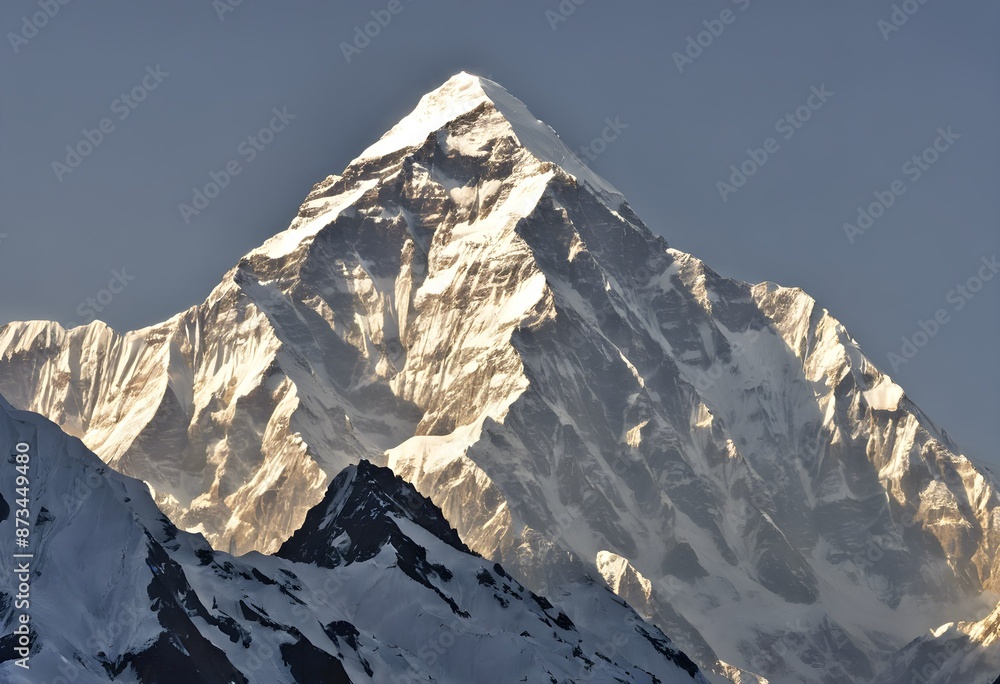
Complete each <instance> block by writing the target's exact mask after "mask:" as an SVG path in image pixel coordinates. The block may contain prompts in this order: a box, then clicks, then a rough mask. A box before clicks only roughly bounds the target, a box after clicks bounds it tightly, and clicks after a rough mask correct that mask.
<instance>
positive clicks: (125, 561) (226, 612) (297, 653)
mask: <svg viewBox="0 0 1000 684" xmlns="http://www.w3.org/2000/svg"><path fill="white" fill-rule="evenodd" d="M22 441H23V442H26V443H27V444H29V446H30V452H29V453H30V454H31V461H30V466H29V472H30V480H31V491H32V493H33V494H32V495H33V504H32V507H31V511H32V514H33V516H34V519H33V528H34V530H33V534H32V536H31V540H32V542H31V543H32V546H31V549H30V551H31V552H32V553H33V555H34V559H33V560H32V561H31V562H32V567H33V572H32V575H31V590H30V596H31V605H30V608H29V610H28V611H27V612H28V614H30V616H31V622H30V625H31V630H32V633H33V646H32V654H31V657H30V658H29V659H28V661H27V663H28V665H29V666H30V669H29V670H24V669H23V668H21V667H19V666H18V665H17V663H16V661H15V660H14V659H13V657H12V651H11V649H10V643H9V642H10V639H11V637H10V636H3V637H0V642H2V644H3V652H2V654H0V681H3V682H9V683H10V684H29V683H30V684H38V683H39V682H52V681H71V682H79V683H81V684H90V683H94V682H111V681H117V682H137V683H139V684H177V683H178V682H187V683H189V684H231V683H232V682H238V683H240V684H258V683H259V684H291V683H296V684H317V683H319V682H323V683H325V684H349V683H350V682H379V683H387V684H388V683H397V682H398V683H402V682H452V683H454V684H466V683H467V682H496V683H497V684H500V683H506V682H514V681H523V682H539V683H540V684H541V683H544V684H550V683H551V682H560V683H562V682H576V681H597V682H645V683H650V684H651V683H653V682H664V683H671V684H680V683H683V682H689V683H691V684H707V683H706V680H705V679H704V678H703V677H702V675H700V674H699V673H698V671H697V667H696V666H695V665H694V663H692V661H691V660H690V659H689V658H687V656H685V655H684V654H683V653H681V652H680V651H678V650H677V649H676V648H675V647H674V646H673V645H672V644H671V643H670V641H669V639H667V638H666V637H665V636H664V635H663V633H662V632H660V631H659V630H658V629H656V628H655V627H653V626H651V625H649V624H647V623H645V622H644V621H643V620H642V619H641V618H640V617H639V616H638V615H637V614H636V613H635V612H634V611H632V610H631V609H630V608H628V606H626V605H624V604H623V603H622V602H621V601H619V600H618V599H617V598H616V597H615V596H614V595H613V594H611V593H610V592H608V591H607V590H606V589H605V588H604V587H600V586H598V585H596V584H593V583H589V584H581V585H579V586H578V587H577V590H576V591H575V592H574V595H573V600H574V602H573V603H572V605H569V604H565V603H563V602H560V605H553V604H552V603H551V602H549V601H548V600H547V599H545V598H544V597H542V596H538V595H536V594H534V593H532V592H531V591H529V590H528V589H526V588H525V587H524V586H523V585H522V584H521V583H520V582H518V581H517V580H516V579H514V578H513V577H512V576H511V575H509V574H508V573H507V572H506V571H505V570H504V569H503V568H502V567H501V566H500V565H499V564H496V563H492V562H490V561H487V560H486V559H483V558H481V557H478V556H476V555H474V554H472V553H471V552H469V550H468V549H467V548H465V546H464V545H463V544H462V542H461V541H460V540H459V538H458V535H457V533H456V532H455V531H454V530H453V529H451V527H449V526H448V523H447V522H446V521H445V520H444V518H443V517H442V516H441V513H440V511H439V510H438V509H437V508H436V507H435V506H433V504H431V503H430V502H429V501H428V500H427V499H425V498H424V497H422V496H420V495H419V494H417V493H416V491H415V490H414V489H413V488H412V486H411V485H409V484H406V483H404V482H403V481H401V480H399V479H398V478H397V477H396V476H395V475H394V474H393V473H392V472H391V471H389V470H388V469H386V468H379V467H376V466H373V465H372V464H370V463H368V462H367V461H362V462H360V463H359V464H358V465H356V466H351V467H350V468H348V469H346V470H345V471H344V472H343V473H341V474H340V475H339V476H338V477H337V478H335V480H334V481H333V483H332V484H331V486H330V488H329V491H328V492H327V495H326V497H325V498H324V500H323V501H322V502H321V503H320V505H319V506H317V507H316V508H315V509H313V510H311V511H310V512H309V514H308V516H307V517H306V523H305V525H304V526H303V528H302V529H300V530H299V531H297V532H296V533H295V535H294V536H293V537H292V539H291V540H289V541H288V542H287V543H286V544H285V545H284V546H283V547H282V551H281V553H280V554H279V555H278V556H263V555H261V554H258V553H252V554H248V555H246V556H244V557H242V558H234V557H232V556H230V555H228V554H226V553H222V552H216V551H214V550H213V549H212V548H211V547H210V546H209V545H208V544H207V543H206V542H205V540H204V538H203V537H201V536H199V535H193V534H190V533H187V532H181V531H179V530H177V529H176V528H175V527H174V526H173V525H172V524H171V523H170V522H169V520H167V519H166V518H165V517H164V516H163V515H162V513H160V511H159V510H158V509H157V508H156V505H155V504H154V503H153V500H152V498H151V497H150V495H149V491H148V490H147V489H146V487H145V486H144V485H143V484H142V483H141V482H138V481H136V480H132V479H131V478H127V477H123V476H121V475H119V474H118V473H116V472H115V471H113V470H112V469H110V468H108V467H107V466H106V465H105V464H104V463H102V462H101V461H100V460H99V459H98V458H97V457H96V456H94V455H93V454H92V453H90V452H89V451H87V449H86V448H85V447H84V446H83V444H82V443H81V442H80V441H79V440H77V439H75V438H71V437H67V436H66V435H65V434H64V433H63V432H61V431H60V430H59V428H58V427H57V426H56V425H54V424H52V423H50V422H49V421H47V420H46V419H44V418H42V417H41V416H38V415H35V414H31V413H26V412H20V411H15V410H13V409H12V408H11V407H10V406H9V405H7V404H6V402H5V401H4V400H3V399H2V398H0V445H2V447H3V456H4V460H3V462H2V463H0V478H2V481H3V482H6V483H10V482H13V481H14V467H15V466H14V463H13V459H11V458H8V456H9V455H11V454H13V453H14V452H15V450H14V445H15V443H17V442H22ZM0 501H4V502H5V504H6V503H7V502H6V501H5V499H0ZM10 508H12V506H10V505H9V504H8V505H3V506H0V513H3V511H4V510H6V511H7V512H6V513H4V514H3V515H0V518H2V520H0V535H2V536H0V539H3V540H4V541H3V542H0V549H2V550H3V554H2V556H0V571H2V572H3V577H4V582H3V583H2V584H0V624H2V626H3V627H2V633H3V634H5V635H9V634H10V632H11V631H12V630H13V627H14V625H13V624H12V623H11V620H12V617H13V616H14V614H15V613H16V614H18V615H19V614H20V613H21V612H22V611H21V610H19V609H18V610H15V606H14V605H13V602H12V597H13V596H14V594H15V590H14V589H13V587H12V586H11V585H10V583H9V581H8V578H10V577H12V576H13V575H14V573H13V569H12V567H11V564H12V561H11V554H12V553H13V552H14V548H13V541H12V540H13V539H14V538H15V537H14V533H13V525H14V523H13V517H14V516H13V515H11V514H10ZM18 562H19V561H18ZM17 622H18V623H19V619H18V621H17ZM60 677H61V679H59V678H60Z"/></svg>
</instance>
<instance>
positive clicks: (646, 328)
mask: <svg viewBox="0 0 1000 684" xmlns="http://www.w3.org/2000/svg"><path fill="white" fill-rule="evenodd" d="M677 163H682V162H681V161H678V160H653V162H652V164H651V169H650V172H653V171H654V170H655V168H656V167H657V166H658V165H660V164H677ZM656 228H657V232H658V233H662V234H666V235H669V234H670V226H657V227H656ZM0 392H2V393H4V394H5V395H6V396H7V397H8V399H9V400H10V401H11V402H12V403H13V404H14V405H15V406H17V407H18V408H27V409H31V410H34V411H37V412H39V413H41V414H43V415H45V416H47V417H49V418H51V419H52V420H54V421H55V422H56V423H58V424H59V425H60V426H62V427H63V428H64V429H65V430H67V431H68V432H70V433H72V434H75V435H78V436H80V437H81V439H83V441H84V442H85V444H86V445H87V446H88V447H90V448H91V449H92V450H93V451H94V452H95V453H97V454H98V455H99V456H100V457H101V458H102V459H103V460H104V461H105V462H106V463H108V464H109V465H111V466H113V467H115V468H118V469H120V470H121V471H122V472H124V473H126V474H128V475H131V476H133V477H137V478H141V479H143V480H145V481H146V482H147V483H149V485H150V487H151V489H152V492H153V495H154V497H155V500H156V502H157V503H158V504H159V505H160V507H161V508H162V509H163V511H164V512H165V513H166V514H167V515H168V516H169V517H170V518H171V519H172V520H173V521H174V522H175V523H176V524H177V525H178V526H179V527H180V528H182V529H185V530H190V531H196V532H200V533H202V534H204V535H205V537H206V538H207V539H208V541H209V542H210V543H211V544H212V545H213V546H215V547H216V548H223V549H229V548H231V549H232V550H233V551H234V552H236V553H244V552H248V551H252V550H255V551H259V552H263V553H272V552H276V551H277V550H278V549H279V548H280V547H281V546H282V544H284V543H285V542H286V540H288V539H289V538H290V537H292V536H293V533H294V532H295V531H296V530H297V529H299V528H300V527H301V526H302V525H303V524H304V523H306V522H308V520H307V513H308V512H309V511H310V509H312V508H313V507H314V506H315V505H317V504H319V503H320V502H321V501H322V500H323V498H324V495H325V494H326V492H327V486H328V484H329V482H330V481H331V479H332V478H333V477H334V476H336V475H337V474H338V473H340V472H341V471H343V470H344V469H345V468H347V467H349V466H352V465H356V464H357V463H359V462H360V461H361V460H362V459H367V460H370V461H372V462H373V463H375V464H378V465H380V466H388V467H389V468H391V469H392V470H393V471H394V472H395V473H396V474H397V475H400V476H401V477H402V478H403V479H404V480H406V481H407V482H410V483H412V484H413V485H414V486H415V487H416V489H417V490H418V491H419V492H420V493H421V494H422V495H424V496H427V497H428V498H430V499H431V500H432V501H433V502H434V504H435V505H436V506H438V507H439V508H440V509H441V511H443V513H444V516H445V518H446V519H447V520H448V521H449V524H450V525H452V526H454V528H455V529H456V530H457V532H458V534H459V536H460V538H461V540H462V543H464V544H465V545H467V546H468V547H469V548H470V549H472V550H473V551H475V552H476V553H478V554H480V555H481V556H483V557H484V558H486V559H488V560H489V561H490V562H500V563H501V564H502V565H503V567H505V568H507V569H508V570H509V571H510V572H511V574H513V575H515V576H517V577H518V578H519V581H521V582H523V583H524V585H525V586H526V587H528V588H529V589H530V590H532V591H535V592H536V593H539V594H547V595H551V596H560V595H562V592H564V591H566V592H571V591H572V587H573V586H575V583H577V582H580V581H583V578H585V577H588V576H589V577H592V578H595V579H599V580H602V581H604V582H605V583H606V584H607V585H608V586H609V587H610V588H611V589H612V590H613V591H614V592H615V593H617V594H618V596H619V597H621V598H623V599H625V600H627V601H628V602H629V603H630V604H631V605H633V606H634V607H635V608H636V609H637V610H638V611H639V612H640V613H641V614H642V615H643V616H644V617H645V618H647V619H648V620H649V621H650V622H651V623H653V624H656V625H657V626H658V627H660V628H662V629H663V631H664V632H665V633H666V634H668V635H669V636H670V637H671V638H672V639H673V640H674V641H675V642H676V643H677V644H678V645H679V646H680V647H681V648H682V649H683V650H684V651H685V652H686V653H688V655H690V656H691V657H692V659H694V661H696V662H697V663H699V664H700V665H702V666H703V669H704V670H705V671H706V672H710V673H711V676H718V677H723V678H728V679H730V680H732V681H743V682H747V681H753V676H752V675H751V674H749V673H751V672H752V673H758V674H760V675H762V676H765V677H767V678H768V679H769V680H770V681H772V682H796V683H798V682H808V683H820V682H822V683H824V684H825V683H830V684H833V683H837V684H842V683H844V682H847V683H852V682H853V683H857V684H861V683H864V684H868V683H869V682H872V681H877V682H902V681H909V680H908V679H900V677H908V676H910V675H909V674H899V673H910V672H911V668H910V664H911V663H915V662H916V660H915V659H919V658H921V657H922V656H921V655H920V652H922V651H921V649H925V648H930V649H935V648H944V645H945V641H942V639H945V640H947V642H948V643H953V644H955V645H956V647H955V649H954V652H953V653H951V654H949V655H948V657H947V658H945V659H944V661H942V663H941V664H940V665H935V667H934V669H933V671H931V672H930V673H929V674H927V675H924V674H922V675H921V676H924V677H925V679H926V680H927V681H928V682H948V681H958V680H956V679H954V678H955V677H958V678H959V679H960V680H962V681H969V682H973V683H974V684H979V683H980V682H982V683H983V684H989V682H991V681H992V680H993V679H994V678H995V677H996V671H997V669H1000V660H998V658H1000V656H998V654H997V651H996V648H997V647H995V646H994V645H993V644H994V640H995V635H996V631H995V629H993V628H990V627H985V626H984V625H988V624H992V623H990V617H989V616H990V614H991V613H992V611H993V610H994V609H995V608H996V593H995V592H996V591H997V590H998V589H1000V586H998V580H997V577H998V575H997V572H998V568H1000V566H998V551H997V549H998V548H1000V529H998V527H1000V514H998V513H997V494H996V485H995V481H994V479H993V477H992V475H990V473H989V472H988V471H987V470H985V469H984V468H982V467H979V466H977V465H976V464H974V463H973V462H971V461H970V460H969V459H967V458H966V457H965V456H963V455H961V454H960V453H959V452H958V450H957V448H956V447H955V445H954V444H953V443H952V442H951V440H950V439H949V438H948V436H947V434H946V433H945V432H944V431H943V430H941V429H940V428H938V427H937V426H936V425H935V424H934V423H933V422H932V421H931V420H930V419H929V418H928V417H927V416H926V415H924V414H923V413H922V412H921V411H920V410H919V409H918V408H917V407H916V406H915V405H914V404H913V403H912V402H911V401H910V400H909V399H908V398H907V397H906V395H905V394H904V392H903V390H902V389H901V388H900V387H899V386H898V385H896V384H895V383H894V382H893V381H892V380H891V379H890V378H889V377H888V376H886V375H885V374H883V373H882V372H880V371H879V369H877V368H876V367H875V366H874V365H873V364H872V363H871V361H870V360H869V359H867V358H866V357H865V355H864V353H863V352H862V350H861V348H860V347H859V346H858V344H857V343H856V342H855V341H854V340H853V339H852V338H851V336H850V335H849V334H848V332H847V331H846V330H845V329H844V327H843V326H842V325H841V324H840V323H839V322H838V321H837V320H836V319H835V318H834V317H833V316H832V315H831V314H830V313H829V312H827V311H826V310H824V309H822V308H821V307H819V306H818V305H817V304H816V303H815V302H814V300H813V299H812V298H810V297H809V296H808V295H807V294H805V293H804V292H802V291H801V290H799V289H795V288H788V287H782V286H779V285H775V284H773V283H761V284H757V285H750V284H747V283H742V282H738V281H734V280H730V279H727V278H725V277H722V276H720V275H719V274H717V273H715V272H714V271H712V270H711V269H710V268H708V267H707V266H706V265H705V264H703V263H702V262H701V261H699V260H698V259H697V258H695V257H693V256H691V255H688V254H685V253H683V252H680V251H677V250H675V249H672V248H670V247H668V245H667V243H666V242H665V241H664V240H663V239H662V238H660V237H658V236H657V234H654V233H653V232H652V231H651V230H650V229H649V228H647V227H646V226H645V225H644V224H643V223H642V221H641V220H640V219H639V218H638V217H637V216H636V215H635V213H634V212H633V211H632V210H631V209H630V207H629V205H628V203H627V202H626V201H625V199H624V198H623V196H622V195H621V193H619V192H618V191H617V190H616V189H615V188H614V187H613V186H611V185H610V184H609V183H607V182H606V181H604V180H602V179H600V178H599V177H597V176H596V175H595V174H594V173H593V172H591V171H590V170H589V169H588V168H587V167H586V166H585V165H583V164H582V163H581V162H580V161H579V160H578V159H577V158H576V157H574V156H573V154H572V153H571V152H570V151H569V149H568V148H567V147H566V146H565V145H563V143H562V142H561V141H560V139H559V138H558V136H556V134H555V133H554V132H553V131H552V130H551V129H550V128H548V127H547V126H546V125H545V124H543V123H542V122H540V121H538V120H537V119H536V118H535V117H534V116H532V115H531V114H530V113H529V112H528V111H527V109H526V108H525V107H524V105H523V104H522V103H521V102H519V101H518V100H516V99H515V98H513V97H512V96H511V95H510V94H508V93H507V92H506V91H504V90H503V89H502V88H501V87H500V86H498V85H497V84H495V83H493V82H491V81H488V80H486V79H482V78H478V77H475V76H472V75H469V74H459V75H457V76H455V77H453V78H451V79H450V80H448V81H447V82H446V83H445V84H444V85H442V86H441V87H440V88H439V89H437V90H435V91H433V92H431V93H429V94H427V95H426V96H424V97H423V98H422V99H421V100H420V102H419V103H418V105H417V107H416V108H415V109H414V110H413V112H412V113H411V114H410V115H409V116H407V117H406V118H405V119H403V120H402V121H401V122H400V123H399V124H398V125H397V126H395V127H393V128H392V129H391V130H390V131H389V132H388V133H386V135H385V136H383V137H382V138H381V139H380V140H379V141H377V142H376V143H375V144H374V145H372V146H371V147H369V148H368V149H367V150H365V151H364V152H362V154H361V155H360V156H359V157H358V158H357V159H355V160H354V161H353V162H351V164H350V165H349V166H348V167H347V168H346V169H345V170H344V171H343V172H342V173H341V174H340V175H335V176H330V177H328V178H326V179H324V180H323V181H321V182H320V183H318V184H317V185H316V186H315V187H314V188H313V190H312V192H310V193H309V195H308V196H307V198H306V200H305V202H304V203H303V204H302V206H301V208H300V209H299V212H298V214H297V216H296V217H295V219H294V220H293V221H292V223H291V225H290V226H289V227H288V229H287V230H284V231H283V232H280V233H278V234H277V235H275V237H273V238H271V239H270V240H268V241H267V242H266V243H264V244H263V245H262V246H261V247H259V248H258V249H256V250H254V251H252V252H251V253H249V254H248V255H246V256H245V257H244V258H243V259H241V260H240V262H239V264H238V265H237V266H236V267H235V268H233V269H232V270H231V271H230V272H229V273H227V274H226V275H225V277H224V278H223V280H222V282H221V283H220V284H219V286H218V287H216V288H215V290H213V292H212V293H211V294H210V295H209V297H208V298H207V300H206V301H205V302H204V303H203V304H200V305H198V306H196V307H193V308H191V309H189V310H188V311H185V312H182V313H180V314H178V315H177V316H175V317H174V318H172V319H170V320H169V321H166V322H164V323H162V324H160V325H156V326H152V327H150V328H146V329H143V330H140V331H135V332H129V333H119V332H116V331H114V330H111V329H109V328H108V327H107V326H105V325H103V324H101V323H97V322H95V323H93V324H91V325H88V326H85V327H80V328H76V329H73V330H69V331H67V330H63V329H62V328H61V327H60V326H58V325H57V324H55V323H44V322H30V323H14V324H9V325H6V326H3V327H0ZM345 550H346V552H347V553H355V554H361V555H364V553H365V552H364V550H363V549H362V548H358V547H356V546H355V545H348V546H346V547H345ZM306 551H307V550H306V549H303V550H302V552H303V553H305V552H306ZM310 552H311V553H316V554H320V555H322V554H321V552H320V551H318V550H315V549H313V550H312V551H310ZM323 553H325V552H323ZM338 553H339V551H338ZM323 557H324V558H326V560H325V561H324V562H331V563H332V562H333V560H330V559H331V558H335V557H338V556H329V557H327V556H323ZM318 558H319V556H317V559H318ZM317 562H318V560H317ZM408 562H412V563H415V564H417V561H416V560H413V561H408ZM413 567H416V565H414V566H413ZM947 624H951V627H949V628H947V629H944V630H943V631H942V630H941V629H939V628H941V627H942V626H943V625H947ZM930 630H935V631H934V632H933V633H931V631H930ZM529 631H530V630H529ZM915 640H919V641H916V642H915ZM935 657H936V656H935ZM938 659H939V658H938ZM928 662H931V659H930V656H928ZM739 670H743V672H742V673H741V672H739ZM741 678H742V679H741ZM962 678H964V679H962ZM722 681H724V679H723V680H722Z"/></svg>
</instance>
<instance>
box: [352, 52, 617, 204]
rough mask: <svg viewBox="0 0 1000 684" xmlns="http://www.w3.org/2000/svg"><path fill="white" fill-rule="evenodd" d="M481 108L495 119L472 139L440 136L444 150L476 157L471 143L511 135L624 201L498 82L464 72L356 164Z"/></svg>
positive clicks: (415, 143) (417, 141)
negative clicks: (486, 110)
mask: <svg viewBox="0 0 1000 684" xmlns="http://www.w3.org/2000/svg"><path fill="white" fill-rule="evenodd" d="M481 108H484V109H489V110H491V111H495V112H496V113H498V114H499V117H496V118H493V119H492V120H491V121H490V125H488V126H477V127H476V131H475V137H471V136H470V137H469V138H464V139H460V138H459V137H458V136H453V135H451V134H448V133H445V134H444V147H445V149H450V148H455V147H457V146H462V147H464V148H465V151H466V152H471V153H475V152H476V151H477V150H476V148H475V147H474V145H475V144H477V143H481V142H483V141H484V140H486V139H490V138H496V137H500V136H505V135H510V134H513V135H514V136H515V138H516V140H517V141H518V143H519V144H520V145H521V146H523V147H524V148H525V149H526V150H528V151H529V152H530V153H531V154H532V155H534V156H535V157H536V158H537V159H538V160H539V161H542V162H550V163H552V164H555V165H556V166H558V167H560V168H562V169H563V170H564V171H566V172H567V173H568V174H570V175H572V176H573V177H575V178H577V179H578V180H579V181H580V182H583V183H586V184H588V185H589V186H590V187H592V188H593V189H595V190H597V191H599V192H601V193H603V194H604V195H605V196H606V197H608V198H615V199H617V200H618V201H619V202H620V201H621V200H622V199H623V198H622V196H621V193H620V192H618V190H616V189H615V188H614V187H613V186H612V185H611V184H609V183H608V182H607V181H606V180H604V179H603V178H601V177H600V176H598V175H597V174H595V173H593V172H592V171H591V170H590V169H589V168H588V167H587V166H586V165H585V164H583V163H582V162H581V161H580V159H579V158H578V157H577V156H576V155H575V154H574V153H573V152H571V151H570V149H569V148H568V147H567V146H566V144H565V143H563V141H562V139H561V138H560V137H559V135H558V134H557V133H556V132H555V131H554V130H553V129H552V128H550V127H549V126H548V125H546V124H545V123H544V122H543V121H541V120H540V119H537V118H535V116H534V115H533V114H532V113H531V112H529V111H528V108H527V107H526V106H525V105H524V103H523V102H521V101H520V100H518V99H517V98H516V97H514V96H513V95H511V94H510V93H508V92H507V91H506V90H505V89H504V88H503V86H501V85H500V84H498V83H496V82H494V81H491V80H489V79H487V78H483V77H481V76H475V75H473V74H469V73H467V72H464V71H462V72H459V73H458V74H456V75H454V76H452V77H451V78H449V79H448V80H447V81H445V82H444V84H442V85H441V86H440V87H438V88H437V89H435V90H432V91H431V92H429V93H427V94H426V95H424V96H423V97H422V98H420V102H419V103H418V104H417V106H416V107H415V108H414V110H413V111H412V112H410V113H409V114H408V115H407V116H406V117H404V118H403V119H402V120H401V121H400V122H399V123H398V124H396V125H395V126H393V127H392V128H391V129H389V131H388V132H387V133H386V134H385V135H383V136H382V137H381V138H380V139H379V140H378V141H377V142H376V143H375V144H373V145H371V146H370V147H368V148H367V149H366V150H365V151H364V152H362V153H361V156H360V157H359V158H358V160H365V159H374V158H379V157H386V156H389V155H392V154H396V153H398V152H400V151H403V150H407V149H410V148H415V147H419V146H420V145H422V144H423V143H424V142H425V141H426V140H427V139H428V137H429V136H431V135H434V134H438V133H442V132H444V131H446V130H447V129H448V125H449V124H451V123H453V122H456V121H458V120H461V119H463V118H466V117H469V116H470V115H473V116H474V115H475V113H477V110H480V109H481Z"/></svg>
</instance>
